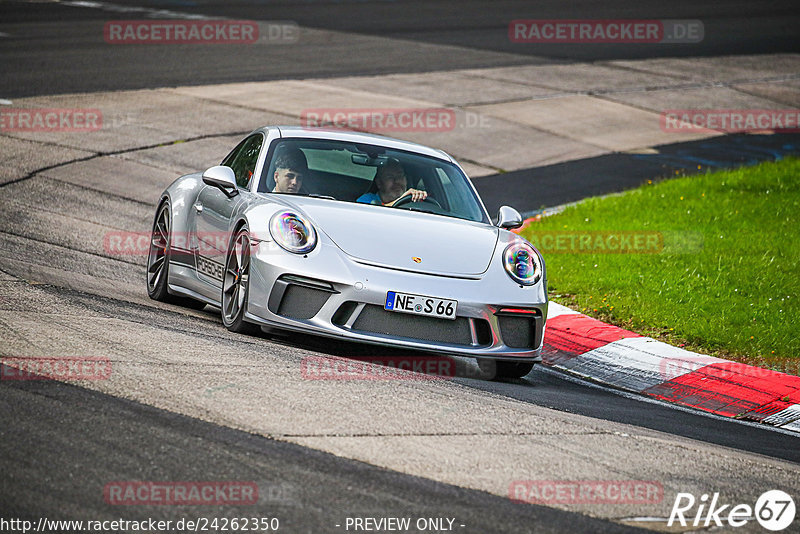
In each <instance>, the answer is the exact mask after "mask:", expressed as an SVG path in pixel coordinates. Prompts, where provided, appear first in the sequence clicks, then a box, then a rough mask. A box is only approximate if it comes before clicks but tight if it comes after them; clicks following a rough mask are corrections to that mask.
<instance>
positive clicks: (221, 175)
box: [203, 165, 239, 198]
mask: <svg viewBox="0 0 800 534" xmlns="http://www.w3.org/2000/svg"><path fill="white" fill-rule="evenodd" d="M203 182H204V183H206V184H208V185H213V186H214V187H219V188H220V189H221V190H222V192H223V193H225V194H226V195H227V196H228V197H229V198H230V197H234V196H236V195H237V194H238V193H239V190H238V189H236V175H235V174H233V169H231V168H230V167H225V166H224V165H217V166H216V167H211V168H210V169H207V170H206V172H204V173H203Z"/></svg>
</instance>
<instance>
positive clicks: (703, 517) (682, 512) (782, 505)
mask: <svg viewBox="0 0 800 534" xmlns="http://www.w3.org/2000/svg"><path fill="white" fill-rule="evenodd" d="M695 505H696V506H697V511H696V512H694V509H695ZM795 512H796V509H795V504H794V499H792V497H791V496H790V495H789V494H788V493H786V492H784V491H781V490H770V491H765V492H764V493H762V494H761V496H760V497H759V498H758V499H757V500H756V503H755V506H751V505H749V504H736V505H733V504H723V503H722V502H721V501H720V497H719V493H714V494H713V496H712V497H711V499H710V501H709V496H708V494H705V493H704V494H703V495H701V496H700V499H696V498H695V496H694V495H692V494H691V493H678V495H677V496H676V497H675V503H674V504H673V505H672V511H671V512H670V514H669V520H668V521H667V526H668V527H671V526H673V525H674V524H676V523H677V524H679V525H680V526H682V527H686V526H693V527H714V526H715V527H722V526H725V525H726V523H727V526H730V527H742V526H744V525H746V524H748V523H749V522H751V521H753V519H755V520H756V521H758V524H759V525H761V526H762V527H763V528H765V529H767V530H771V531H773V532H777V531H780V530H784V529H785V528H787V527H788V526H789V525H791V524H792V522H793V521H794V517H795Z"/></svg>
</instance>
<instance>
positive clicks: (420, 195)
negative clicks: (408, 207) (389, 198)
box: [395, 188, 428, 202]
mask: <svg viewBox="0 0 800 534" xmlns="http://www.w3.org/2000/svg"><path fill="white" fill-rule="evenodd" d="M406 195H411V202H419V201H421V200H425V199H426V198H428V192H427V191H422V190H421V189H413V188H412V189H409V190H408V191H406V192H405V193H403V194H402V195H400V196H399V197H398V200H399V199H401V198H403V197H404V196H406ZM395 202H397V200H395Z"/></svg>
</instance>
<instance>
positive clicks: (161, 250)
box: [147, 200, 206, 310]
mask: <svg viewBox="0 0 800 534" xmlns="http://www.w3.org/2000/svg"><path fill="white" fill-rule="evenodd" d="M171 233H172V211H171V210H170V207H169V201H168V200H165V201H164V202H162V203H161V205H160V206H159V207H158V210H157V211H156V218H155V221H154V222H153V231H152V232H151V234H150V250H149V252H148V254H147V294H148V296H149V297H150V298H151V299H153V300H157V301H159V302H167V303H170V304H177V305H179V306H186V307H188V308H193V309H195V310H202V309H203V308H205V307H206V303H205V302H201V301H199V300H195V299H193V298H189V297H179V296H176V295H172V294H170V292H169V258H170V255H171V252H172V251H171V249H170V244H171V239H170V236H171Z"/></svg>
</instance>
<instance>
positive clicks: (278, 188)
mask: <svg viewBox="0 0 800 534" xmlns="http://www.w3.org/2000/svg"><path fill="white" fill-rule="evenodd" d="M307 171H308V162H307V161H306V155H305V154H303V151H302V150H300V149H299V148H295V149H291V150H287V151H286V152H283V153H281V154H280V155H278V157H277V158H276V160H275V176H274V178H275V188H274V189H273V190H272V192H273V193H299V192H300V187H302V185H303V178H304V177H305V174H306V172H307Z"/></svg>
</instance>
